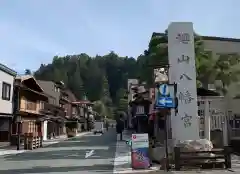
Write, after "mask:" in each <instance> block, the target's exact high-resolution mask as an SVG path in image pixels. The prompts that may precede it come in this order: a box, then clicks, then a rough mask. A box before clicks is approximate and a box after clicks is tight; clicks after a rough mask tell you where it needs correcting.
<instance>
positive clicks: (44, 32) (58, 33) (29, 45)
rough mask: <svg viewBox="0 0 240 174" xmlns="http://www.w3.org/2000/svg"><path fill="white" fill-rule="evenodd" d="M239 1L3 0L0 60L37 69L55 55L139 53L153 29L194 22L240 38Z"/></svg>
mask: <svg viewBox="0 0 240 174" xmlns="http://www.w3.org/2000/svg"><path fill="white" fill-rule="evenodd" d="M239 7H240V1H239V0H201V1H196V0H0V56H1V58H0V62H1V63H3V64H6V65H8V66H9V67H11V68H13V69H16V70H17V71H23V70H24V69H25V68H31V69H33V70H36V69H37V68H38V67H39V65H40V64H41V63H45V64H46V63H49V62H51V59H52V57H53V56H54V55H65V54H75V53H87V54H89V55H91V56H94V55H96V54H100V55H103V54H106V53H108V52H109V51H111V50H113V51H115V52H116V53H118V54H119V55H122V56H134V57H137V56H138V55H139V54H141V53H142V52H143V50H144V49H146V48H147V45H148V42H149V39H150V37H151V34H152V32H154V31H155V32H163V31H164V30H165V29H166V28H167V26H168V24H169V23H170V22H173V21H191V22H193V23H194V28H195V30H196V32H197V33H199V34H202V35H211V36H221V37H239V38H240V25H239V19H240V12H239Z"/></svg>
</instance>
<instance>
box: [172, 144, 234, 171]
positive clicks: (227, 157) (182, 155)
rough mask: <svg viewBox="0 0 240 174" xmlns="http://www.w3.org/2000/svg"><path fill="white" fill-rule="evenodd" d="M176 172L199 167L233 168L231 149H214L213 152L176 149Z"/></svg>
mask: <svg viewBox="0 0 240 174" xmlns="http://www.w3.org/2000/svg"><path fill="white" fill-rule="evenodd" d="M174 161H175V170H177V171H180V170H181V168H184V167H198V168H203V169H213V168H224V167H225V168H231V149H230V147H228V146H227V147H224V149H212V150H211V151H194V152H186V151H181V150H180V147H175V148H174Z"/></svg>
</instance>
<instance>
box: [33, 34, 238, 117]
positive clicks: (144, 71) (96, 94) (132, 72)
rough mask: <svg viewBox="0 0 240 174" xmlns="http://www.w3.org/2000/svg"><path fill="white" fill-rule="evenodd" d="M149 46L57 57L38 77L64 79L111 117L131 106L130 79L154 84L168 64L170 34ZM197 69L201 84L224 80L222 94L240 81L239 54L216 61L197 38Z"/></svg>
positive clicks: (156, 39)
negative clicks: (131, 52)
mask: <svg viewBox="0 0 240 174" xmlns="http://www.w3.org/2000/svg"><path fill="white" fill-rule="evenodd" d="M153 36H154V37H153V38H152V39H151V41H150V43H149V47H148V48H147V49H146V50H145V51H144V50H143V54H141V55H140V56H139V57H136V58H132V57H120V56H118V55H117V53H114V52H111V53H109V54H106V55H104V56H100V55H97V56H95V57H90V56H88V55H87V54H85V53H82V54H79V55H69V56H65V57H58V56H55V57H54V58H53V60H52V63H51V64H48V65H41V66H40V68H39V69H38V70H37V71H36V72H35V74H34V75H35V77H36V78H37V79H41V80H54V81H60V80H63V81H64V83H65V84H66V85H67V87H68V88H70V89H71V90H72V91H73V92H74V94H75V95H76V97H77V98H79V99H82V98H83V97H84V96H87V98H88V99H89V100H91V101H95V104H96V105H95V107H96V109H97V110H101V112H103V113H105V114H107V115H111V114H112V112H113V111H112V110H113V108H114V107H118V106H119V105H121V106H120V109H121V110H124V109H125V107H126V105H127V103H126V99H124V95H125V94H126V87H127V79H129V78H138V79H140V80H141V81H146V82H147V83H148V84H151V83H152V72H153V71H152V70H153V66H156V65H157V66H161V65H166V64H168V49H167V32H166V33H165V34H164V35H161V36H160V35H158V34H156V33H154V34H153ZM195 51H196V68H197V80H198V85H201V86H203V87H206V86H207V84H210V83H214V82H215V80H221V81H222V85H221V87H219V89H218V90H219V91H221V92H222V93H223V94H224V93H226V91H227V88H228V86H229V85H230V84H231V83H232V82H235V81H238V80H239V79H238V77H239V72H240V71H239V70H237V69H234V68H233V65H236V64H238V63H239V55H221V56H220V57H219V59H213V58H212V54H211V52H209V51H208V52H206V51H204V46H203V42H202V40H201V37H200V36H197V35H196V37H195Z"/></svg>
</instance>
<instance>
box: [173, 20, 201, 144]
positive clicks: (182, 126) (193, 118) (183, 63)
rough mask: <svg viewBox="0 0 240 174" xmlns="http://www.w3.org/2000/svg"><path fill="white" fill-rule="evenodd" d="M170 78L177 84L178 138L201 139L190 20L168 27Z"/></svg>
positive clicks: (175, 130)
mask: <svg viewBox="0 0 240 174" xmlns="http://www.w3.org/2000/svg"><path fill="white" fill-rule="evenodd" d="M168 57H169V64H170V69H169V81H170V83H174V82H175V83H177V98H178V112H177V114H175V112H172V113H171V124H172V134H173V139H174V140H175V141H179V140H197V139H199V120H198V114H197V86H196V68H195V51H194V31H193V24H192V23H190V22H173V23H171V24H170V25H169V27H168Z"/></svg>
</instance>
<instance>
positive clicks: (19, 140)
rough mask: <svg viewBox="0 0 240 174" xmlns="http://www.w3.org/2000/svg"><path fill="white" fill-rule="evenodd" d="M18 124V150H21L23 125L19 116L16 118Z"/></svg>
mask: <svg viewBox="0 0 240 174" xmlns="http://www.w3.org/2000/svg"><path fill="white" fill-rule="evenodd" d="M16 123H17V150H20V144H21V138H20V135H21V123H22V117H21V116H20V115H18V116H17V117H16Z"/></svg>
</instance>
